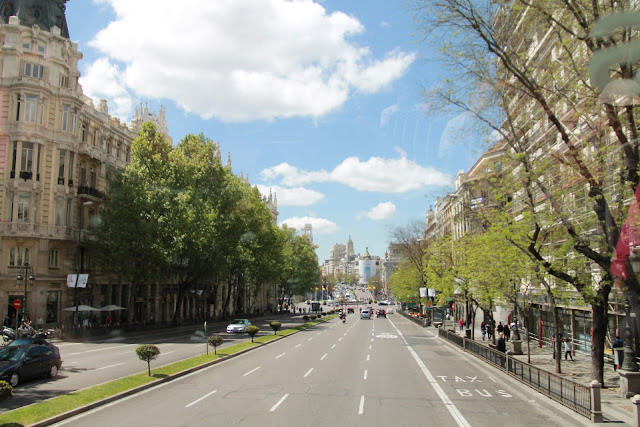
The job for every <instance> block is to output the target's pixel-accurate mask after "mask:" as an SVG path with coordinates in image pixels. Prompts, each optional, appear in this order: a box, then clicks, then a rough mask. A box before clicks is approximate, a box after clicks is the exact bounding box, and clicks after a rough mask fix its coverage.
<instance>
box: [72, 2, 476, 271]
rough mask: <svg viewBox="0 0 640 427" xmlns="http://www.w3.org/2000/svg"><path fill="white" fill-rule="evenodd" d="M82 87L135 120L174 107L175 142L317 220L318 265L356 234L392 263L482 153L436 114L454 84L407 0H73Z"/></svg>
mask: <svg viewBox="0 0 640 427" xmlns="http://www.w3.org/2000/svg"><path fill="white" fill-rule="evenodd" d="M66 14H67V24H68V27H69V33H70V38H71V40H72V41H74V42H76V43H78V49H79V50H80V51H81V52H82V53H83V59H82V60H81V61H80V62H79V64H78V67H79V69H80V72H81V78H80V84H81V85H82V87H83V91H84V93H85V94H86V95H88V96H90V97H92V98H93V99H94V101H95V102H96V103H97V102H98V100H99V99H106V100H107V101H108V105H109V113H110V114H111V115H114V116H116V117H119V118H120V119H121V120H124V121H125V122H127V123H129V122H130V120H131V117H132V115H133V113H134V111H135V110H134V109H135V107H136V106H137V105H139V104H140V103H143V104H145V103H146V104H148V105H149V107H150V109H151V110H155V111H158V110H159V108H160V106H161V105H164V106H165V107H166V118H167V121H168V125H169V133H170V136H171V137H172V138H173V141H174V144H175V143H178V142H179V141H180V140H181V139H182V138H183V137H184V136H185V135H187V134H200V133H203V134H204V135H205V136H207V137H209V138H210V139H212V140H213V141H215V142H219V143H220V147H221V151H222V153H223V159H226V154H227V152H230V153H231V163H232V169H233V172H234V173H235V174H237V175H240V174H243V175H244V176H247V175H248V178H249V182H250V183H251V184H252V185H255V186H257V187H258V188H259V189H260V191H261V192H262V193H263V194H264V195H268V194H269V192H270V191H271V192H272V193H275V195H276V197H277V200H278V211H279V216H278V224H280V225H281V224H287V225H289V226H292V227H295V228H297V229H299V230H301V229H302V227H303V226H304V224H305V223H311V224H312V226H313V239H314V243H316V244H317V245H318V248H317V251H316V253H317V254H318V258H319V261H320V263H322V261H324V260H325V259H327V258H328V257H329V254H330V251H331V246H332V245H333V244H335V243H342V244H344V243H346V241H347V239H348V238H349V236H351V238H352V240H353V242H354V247H355V251H356V253H360V254H364V252H365V250H366V249H367V248H368V250H369V252H370V254H371V255H373V256H380V257H383V256H384V253H385V251H386V250H387V246H388V244H389V242H390V240H391V237H390V232H391V230H392V229H393V228H395V227H398V226H403V225H406V224H407V223H409V222H410V221H414V220H420V221H424V220H425V214H426V212H427V210H428V209H429V207H430V206H432V205H433V203H434V200H435V198H436V197H437V196H443V195H445V194H446V193H447V192H449V191H452V190H453V188H454V185H453V182H454V180H455V175H456V173H457V172H458V171H460V170H463V171H466V170H468V169H469V168H470V167H471V166H472V165H473V163H474V162H475V161H476V160H477V158H478V156H479V154H480V153H481V151H482V150H481V149H480V148H474V147H475V146H476V145H478V144H474V143H473V142H469V141H466V140H464V139H461V138H460V135H459V130H460V129H461V128H464V125H465V117H464V116H463V115H461V116H445V115H442V114H427V113H428V112H429V106H430V103H429V99H427V98H426V97H425V96H424V95H423V93H424V91H425V90H426V91H428V90H430V89H432V88H433V87H434V86H436V85H437V84H438V82H439V81H441V80H442V79H443V78H445V77H446V76H443V75H442V71H441V67H440V66H439V64H438V57H437V53H436V50H435V48H434V47H433V46H429V45H428V44H424V43H421V42H420V40H419V37H417V36H416V34H418V32H419V29H418V28H416V26H415V24H414V22H413V21H412V16H411V10H410V7H409V4H408V3H407V2H406V0H349V1H345V0H316V1H311V0H215V1H211V0H181V1H179V2H176V1H175V0H135V1H132V0H70V1H69V2H68V3H67V12H66Z"/></svg>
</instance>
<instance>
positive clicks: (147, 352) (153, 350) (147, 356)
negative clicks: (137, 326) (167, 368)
mask: <svg viewBox="0 0 640 427" xmlns="http://www.w3.org/2000/svg"><path fill="white" fill-rule="evenodd" d="M136 354H137V355H138V357H139V358H140V360H143V361H145V362H147V368H148V369H149V376H151V361H152V360H153V359H155V358H156V357H158V355H159V354H160V349H159V348H158V347H156V346H155V345H153V344H142V345H141V346H139V347H138V348H136Z"/></svg>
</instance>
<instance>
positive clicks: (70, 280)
mask: <svg viewBox="0 0 640 427" xmlns="http://www.w3.org/2000/svg"><path fill="white" fill-rule="evenodd" d="M77 279H78V275H77V274H67V288H75V287H76V280H77Z"/></svg>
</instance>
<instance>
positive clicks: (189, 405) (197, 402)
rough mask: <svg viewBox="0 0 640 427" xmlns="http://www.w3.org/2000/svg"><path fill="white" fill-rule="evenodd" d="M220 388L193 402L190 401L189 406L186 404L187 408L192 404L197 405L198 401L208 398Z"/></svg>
mask: <svg viewBox="0 0 640 427" xmlns="http://www.w3.org/2000/svg"><path fill="white" fill-rule="evenodd" d="M217 391H218V390H213V391H212V392H211V393H207V394H205V395H204V396H202V397H201V398H200V399H198V400H194V401H193V402H191V403H189V404H188V405H187V406H185V408H188V407H190V406H193V405H195V404H196V403H198V402H200V401H201V400H204V399H206V398H207V397H209V396H211V395H212V394H213V393H215V392H217Z"/></svg>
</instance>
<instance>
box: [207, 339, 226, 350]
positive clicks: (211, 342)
mask: <svg viewBox="0 0 640 427" xmlns="http://www.w3.org/2000/svg"><path fill="white" fill-rule="evenodd" d="M223 342H224V339H223V338H222V337H221V336H220V335H211V336H210V337H209V338H208V339H207V344H209V345H210V346H211V347H213V354H218V353H217V350H218V346H220V345H222V343H223Z"/></svg>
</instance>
